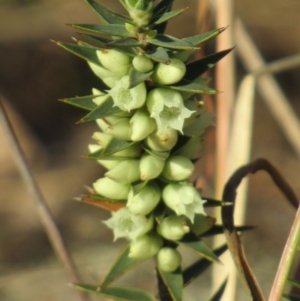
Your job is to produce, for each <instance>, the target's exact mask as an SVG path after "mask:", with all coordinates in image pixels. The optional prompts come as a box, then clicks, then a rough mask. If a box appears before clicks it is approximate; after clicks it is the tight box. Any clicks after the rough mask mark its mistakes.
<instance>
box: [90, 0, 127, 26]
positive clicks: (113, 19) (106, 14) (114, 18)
mask: <svg viewBox="0 0 300 301" xmlns="http://www.w3.org/2000/svg"><path fill="white" fill-rule="evenodd" d="M85 2H86V3H87V4H89V5H90V6H91V7H92V9H93V10H94V11H95V12H96V14H97V15H98V16H99V17H100V18H101V20H102V21H103V22H104V23H106V24H124V23H131V22H132V21H131V19H130V18H128V17H126V16H122V15H120V14H117V13H115V12H114V11H112V10H110V9H108V8H107V7H105V6H103V5H101V4H100V3H98V2H95V1H93V0H85Z"/></svg>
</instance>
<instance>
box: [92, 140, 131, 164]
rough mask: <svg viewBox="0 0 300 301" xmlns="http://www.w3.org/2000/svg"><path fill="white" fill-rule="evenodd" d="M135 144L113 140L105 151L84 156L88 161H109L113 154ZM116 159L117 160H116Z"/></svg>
mask: <svg viewBox="0 0 300 301" xmlns="http://www.w3.org/2000/svg"><path fill="white" fill-rule="evenodd" d="M135 143H136V142H128V141H124V140H119V139H116V138H113V139H112V140H111V141H110V143H109V144H108V146H107V147H106V148H105V149H101V150H98V151H96V152H93V153H91V154H89V155H87V156H86V158H88V159H96V160H98V159H101V160H102V159H105V158H106V159H111V158H114V157H112V155H113V154H115V153H117V152H119V151H121V150H123V149H125V148H127V147H129V146H132V145H134V144H135ZM117 159H118V158H117Z"/></svg>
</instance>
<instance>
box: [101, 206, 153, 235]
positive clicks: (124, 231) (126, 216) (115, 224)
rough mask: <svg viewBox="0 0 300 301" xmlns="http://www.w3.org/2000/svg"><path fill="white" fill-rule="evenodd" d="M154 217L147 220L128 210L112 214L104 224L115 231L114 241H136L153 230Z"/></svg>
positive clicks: (123, 209)
mask: <svg viewBox="0 0 300 301" xmlns="http://www.w3.org/2000/svg"><path fill="white" fill-rule="evenodd" d="M153 222H154V219H153V216H150V217H149V218H146V217H145V216H142V215H135V214H133V213H131V212H130V211H129V210H128V208H126V207H125V208H122V209H119V210H118V211H116V212H112V217H111V218H110V219H108V220H107V221H104V222H103V223H104V224H105V225H106V226H107V227H108V228H110V229H112V230H113V231H114V240H116V239H118V238H120V237H125V238H127V239H130V240H135V239H136V238H137V237H139V236H141V235H144V234H145V233H147V232H149V231H150V230H151V229H152V228H153Z"/></svg>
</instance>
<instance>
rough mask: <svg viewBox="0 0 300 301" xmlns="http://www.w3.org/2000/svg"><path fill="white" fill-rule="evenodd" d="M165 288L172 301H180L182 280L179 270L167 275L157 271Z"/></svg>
mask: <svg viewBox="0 0 300 301" xmlns="http://www.w3.org/2000/svg"><path fill="white" fill-rule="evenodd" d="M158 272H159V275H160V276H161V278H162V280H163V282H164V284H165V285H166V288H167V289H168V291H169V293H170V295H171V297H172V300H173V301H182V292H183V278H182V273H181V270H180V269H177V270H176V271H175V272H172V273H168V272H164V271H161V270H160V269H158Z"/></svg>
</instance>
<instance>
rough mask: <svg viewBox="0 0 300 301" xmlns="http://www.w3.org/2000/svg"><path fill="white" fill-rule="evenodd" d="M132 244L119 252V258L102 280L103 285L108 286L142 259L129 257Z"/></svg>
mask: <svg viewBox="0 0 300 301" xmlns="http://www.w3.org/2000/svg"><path fill="white" fill-rule="evenodd" d="M129 250H130V246H129V245H128V246H126V248H125V249H124V250H123V251H122V252H121V253H120V254H119V256H118V258H117V259H116V261H115V262H114V264H113V265H112V267H111V268H110V270H109V272H108V273H107V274H106V276H105V278H104V279H103V281H102V284H101V287H102V288H103V287H106V286H107V285H108V284H110V283H111V282H112V281H113V280H115V279H116V278H117V277H119V276H121V275H122V274H124V273H125V272H127V271H128V270H129V269H130V268H132V267H133V266H135V265H136V264H138V263H139V262H140V261H141V260H138V259H133V258H129V257H128V254H129Z"/></svg>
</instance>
